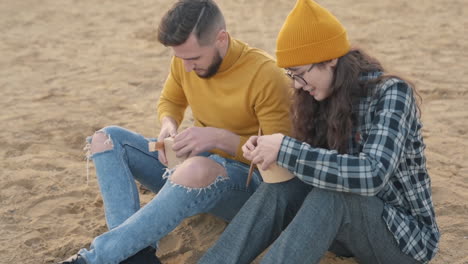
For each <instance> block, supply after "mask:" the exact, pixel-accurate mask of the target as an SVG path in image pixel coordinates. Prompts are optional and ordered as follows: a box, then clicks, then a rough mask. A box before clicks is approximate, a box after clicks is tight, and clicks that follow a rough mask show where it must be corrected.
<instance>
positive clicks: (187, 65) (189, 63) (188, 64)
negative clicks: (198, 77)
mask: <svg viewBox="0 0 468 264" xmlns="http://www.w3.org/2000/svg"><path fill="white" fill-rule="evenodd" d="M184 67H185V71H187V72H191V71H192V70H193V69H194V68H195V63H194V62H193V61H190V60H184Z"/></svg>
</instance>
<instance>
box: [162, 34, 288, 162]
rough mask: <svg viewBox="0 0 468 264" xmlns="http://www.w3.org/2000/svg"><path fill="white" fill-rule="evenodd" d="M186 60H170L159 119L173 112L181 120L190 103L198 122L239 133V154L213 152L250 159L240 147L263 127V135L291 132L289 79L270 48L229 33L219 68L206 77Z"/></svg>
mask: <svg viewBox="0 0 468 264" xmlns="http://www.w3.org/2000/svg"><path fill="white" fill-rule="evenodd" d="M183 63H184V62H183V60H182V59H180V58H177V57H173V59H172V62H171V71H170V74H169V76H168V78H167V80H166V83H165V85H164V88H163V90H162V93H161V96H160V98H159V102H158V106H157V110H158V117H159V120H161V119H162V118H163V117H165V116H169V117H172V118H174V120H176V121H177V122H178V124H180V123H181V122H182V119H183V117H184V112H185V109H186V108H187V106H190V107H191V108H192V113H193V118H194V120H195V123H194V125H195V126H199V127H216V128H222V129H226V130H229V131H231V132H233V133H235V134H237V135H239V136H240V137H241V140H240V144H239V146H238V147H237V152H236V155H235V156H231V155H228V154H227V153H225V152H222V151H220V150H213V151H212V152H215V153H218V154H220V155H222V156H224V157H227V158H231V159H235V160H238V161H242V162H244V163H247V164H248V163H249V161H247V160H246V159H244V158H243V157H242V150H241V147H242V145H243V144H244V143H245V142H246V141H247V139H248V138H249V137H250V136H253V135H256V134H257V131H258V127H259V126H260V127H261V128H262V132H263V134H265V135H268V134H273V133H283V134H285V135H289V132H290V121H289V103H290V101H289V100H290V97H289V93H288V89H289V87H290V81H289V79H288V78H287V77H286V76H285V74H284V72H283V70H282V69H280V68H278V67H277V66H276V64H275V61H274V60H273V58H272V57H271V56H269V55H268V54H267V53H266V52H264V51H261V50H259V49H255V48H251V47H249V46H248V45H247V44H245V43H243V42H241V41H238V40H235V39H232V38H230V41H229V48H228V51H227V54H226V56H225V57H224V58H223V61H222V63H221V66H220V68H219V71H218V72H217V73H216V74H215V75H214V76H212V77H211V78H207V79H203V78H200V77H198V75H196V73H195V72H194V71H191V72H186V71H185V69H184V64H183Z"/></svg>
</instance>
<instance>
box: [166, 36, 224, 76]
mask: <svg viewBox="0 0 468 264" xmlns="http://www.w3.org/2000/svg"><path fill="white" fill-rule="evenodd" d="M172 49H173V50H174V55H175V56H176V57H178V58H180V59H182V60H183V61H184V66H185V70H186V71H187V72H191V71H195V73H196V74H197V75H198V76H199V77H200V78H210V77H211V76H213V75H215V74H216V73H217V72H218V69H219V66H220V65H221V62H222V61H223V59H222V58H221V55H220V53H219V50H218V48H217V47H216V45H215V43H212V44H208V45H204V46H200V45H199V44H198V41H197V38H196V37H195V35H194V34H190V36H189V38H188V39H187V41H185V42H184V43H183V44H181V45H179V46H174V47H172Z"/></svg>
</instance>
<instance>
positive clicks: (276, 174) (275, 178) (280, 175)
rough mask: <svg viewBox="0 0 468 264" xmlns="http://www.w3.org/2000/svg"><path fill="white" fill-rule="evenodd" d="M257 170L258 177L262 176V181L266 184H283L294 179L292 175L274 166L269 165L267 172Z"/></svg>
mask: <svg viewBox="0 0 468 264" xmlns="http://www.w3.org/2000/svg"><path fill="white" fill-rule="evenodd" d="M258 170H259V171H260V175H262V178H263V181H264V182H266V183H276V182H284V181H287V180H290V179H292V178H294V174H292V173H291V172H289V171H288V170H287V169H285V168H283V167H280V166H278V165H276V164H272V165H270V167H269V168H268V169H267V170H262V169H260V168H258Z"/></svg>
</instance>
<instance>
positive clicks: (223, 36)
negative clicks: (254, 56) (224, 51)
mask: <svg viewBox="0 0 468 264" xmlns="http://www.w3.org/2000/svg"><path fill="white" fill-rule="evenodd" d="M228 42H229V37H228V33H227V32H226V30H224V29H221V30H220V31H219V32H218V34H217V35H216V44H217V45H218V47H224V46H226V45H227V43H228Z"/></svg>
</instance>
